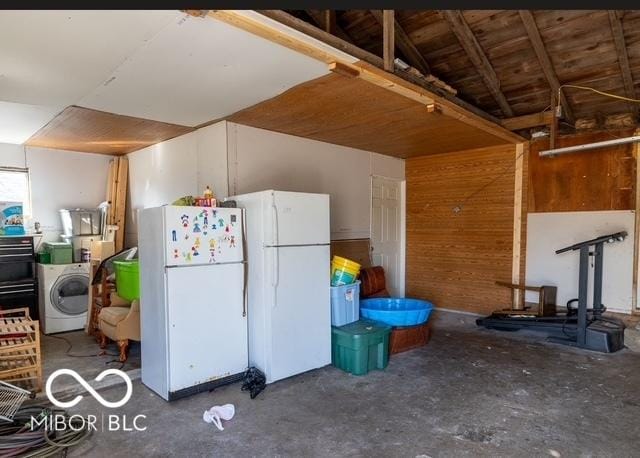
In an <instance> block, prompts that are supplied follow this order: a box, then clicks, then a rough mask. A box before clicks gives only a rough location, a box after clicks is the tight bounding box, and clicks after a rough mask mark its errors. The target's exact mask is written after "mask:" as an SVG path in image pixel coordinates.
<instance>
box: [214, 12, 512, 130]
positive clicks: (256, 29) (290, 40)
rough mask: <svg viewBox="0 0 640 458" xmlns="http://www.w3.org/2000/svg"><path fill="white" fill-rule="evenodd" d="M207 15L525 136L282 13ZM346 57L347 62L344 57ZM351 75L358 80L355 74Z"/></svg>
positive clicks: (471, 120) (479, 123)
mask: <svg viewBox="0 0 640 458" xmlns="http://www.w3.org/2000/svg"><path fill="white" fill-rule="evenodd" d="M256 13H258V14H256ZM209 17H211V18H213V19H216V20H220V21H223V22H226V23H228V24H231V25H233V26H235V27H239V28H241V29H243V30H246V31H248V32H250V33H253V34H255V35H257V36H260V37H263V38H265V39H267V40H270V41H272V42H274V43H278V44H280V45H282V46H285V47H288V48H290V49H293V50H294V51H297V52H300V53H302V54H305V55H307V56H309V57H312V58H314V59H316V60H319V61H322V62H325V63H326V64H327V65H329V64H331V63H333V62H339V63H341V64H345V65H347V66H350V67H353V66H357V67H358V68H359V77H360V78H366V79H368V80H370V82H374V84H379V85H381V86H383V87H384V88H385V89H387V90H390V91H393V92H397V93H399V94H403V95H405V96H406V97H409V98H417V99H419V100H424V103H425V104H426V105H430V104H431V103H434V104H436V105H437V106H438V107H439V108H440V110H441V113H442V114H443V115H445V116H449V117H452V118H454V119H457V120H458V121H461V122H463V123H465V124H467V125H469V126H473V127H475V128H477V129H480V130H482V131H484V132H487V133H490V134H491V135H494V136H496V137H499V138H501V139H503V140H504V141H505V142H508V143H520V142H522V141H524V138H523V137H521V136H519V135H517V134H515V133H513V132H511V131H509V130H507V129H505V128H504V127H502V126H500V125H499V120H498V119H497V118H495V117H493V116H491V115H489V114H487V113H485V112H483V111H482V110H480V109H478V108H477V107H474V106H473V105H470V104H469V103H467V102H465V101H463V100H461V99H459V98H457V97H455V96H454V95H452V94H451V92H450V91H448V90H446V89H442V88H440V87H438V86H436V85H435V84H434V83H432V82H430V81H428V78H429V77H418V76H416V75H412V74H411V73H408V72H398V71H396V72H397V73H398V74H393V73H390V72H385V71H383V70H382V67H383V62H382V59H381V58H380V57H379V56H376V55H374V54H372V53H370V52H368V51H365V50H364V49H361V48H358V47H357V46H355V45H353V44H350V43H347V42H346V41H344V40H341V39H340V38H338V37H336V36H334V35H331V34H328V33H326V32H325V31H324V30H321V29H319V28H318V27H315V26H313V25H312V24H309V23H308V22H305V21H303V20H301V19H298V18H295V17H293V16H292V15H290V14H288V13H286V12H284V11H282V10H258V11H250V12H243V11H235V10H216V11H211V12H209ZM273 21H275V23H274V22H273ZM276 23H277V24H278V25H276ZM343 53H346V54H343ZM347 55H348V56H349V57H348V58H346V57H347ZM345 58H346V60H345ZM354 58H355V59H354ZM357 59H359V61H357ZM353 73H354V76H355V72H353ZM400 75H402V76H400ZM428 99H431V100H432V102H430V103H426V102H427V100H428Z"/></svg>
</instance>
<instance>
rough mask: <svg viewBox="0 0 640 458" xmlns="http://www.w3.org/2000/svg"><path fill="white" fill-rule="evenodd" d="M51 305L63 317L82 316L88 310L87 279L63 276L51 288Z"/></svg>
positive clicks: (85, 277)
mask: <svg viewBox="0 0 640 458" xmlns="http://www.w3.org/2000/svg"><path fill="white" fill-rule="evenodd" d="M51 305H52V306H53V308H55V309H56V310H57V311H59V312H60V313H62V314H64V315H71V316H75V315H82V314H83V313H86V312H87V309H88V308H89V277H88V276H86V275H64V276H62V277H60V278H59V279H58V281H56V282H55V284H54V285H53V286H52V287H51Z"/></svg>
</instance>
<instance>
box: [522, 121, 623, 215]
mask: <svg viewBox="0 0 640 458" xmlns="http://www.w3.org/2000/svg"><path fill="white" fill-rule="evenodd" d="M633 133H634V131H633V130H622V131H614V132H590V133H582V134H577V135H572V136H567V137H560V138H558V139H557V140H556V147H557V148H560V147H565V146H572V145H580V144H585V143H592V142H599V141H604V140H612V139H614V138H619V137H629V136H631V135H633ZM548 147H549V140H548V139H545V140H540V141H535V142H532V143H531V147H530V154H529V169H530V170H529V211H531V212H560V211H601V210H633V209H635V190H634V183H635V159H634V157H633V145H630V144H629V145H621V146H617V147H614V148H605V149H596V150H591V151H584V152H579V153H574V154H565V155H561V156H556V157H552V158H549V157H547V158H541V157H539V156H538V153H539V152H540V151H542V150H545V149H548Z"/></svg>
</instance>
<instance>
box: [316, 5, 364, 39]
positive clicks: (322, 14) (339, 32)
mask: <svg viewBox="0 0 640 458" xmlns="http://www.w3.org/2000/svg"><path fill="white" fill-rule="evenodd" d="M305 12H306V13H307V14H308V15H309V17H311V19H313V22H315V23H316V25H317V26H318V27H321V28H322V30H324V31H325V32H327V33H330V34H331V35H335V36H337V37H338V38H341V39H342V40H344V41H347V42H349V43H353V40H352V39H351V37H350V36H349V34H348V33H347V32H346V31H345V30H344V29H343V28H342V27H340V26H339V25H338V23H337V22H336V15H335V11H333V10H324V11H320V10H305ZM327 12H330V13H332V14H329V16H332V18H331V17H330V21H332V22H330V23H329V25H328V26H327Z"/></svg>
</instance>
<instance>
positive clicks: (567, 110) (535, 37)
mask: <svg viewBox="0 0 640 458" xmlns="http://www.w3.org/2000/svg"><path fill="white" fill-rule="evenodd" d="M519 13H520V19H521V20H522V24H523V25H524V28H525V30H526V31H527V35H528V37H529V41H530V42H531V45H532V46H533V50H534V51H535V53H536V56H537V57H538V62H540V66H541V67H542V72H543V73H544V76H545V77H546V78H547V82H548V83H549V86H550V87H551V90H552V91H553V92H554V93H557V92H558V89H559V88H560V81H559V80H558V76H557V75H556V71H555V70H554V69H553V64H552V63H551V59H550V58H549V54H548V53H547V49H546V48H545V47H544V43H543V42H542V37H541V36H540V31H539V30H538V26H537V25H536V20H535V19H534V17H533V14H532V13H531V11H528V10H520V11H519ZM560 103H561V104H562V109H563V112H564V113H563V117H564V119H566V120H567V122H569V123H570V124H573V123H574V122H575V118H574V116H573V110H572V109H571V106H570V105H569V102H568V101H567V98H566V97H565V95H564V94H561V95H560Z"/></svg>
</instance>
